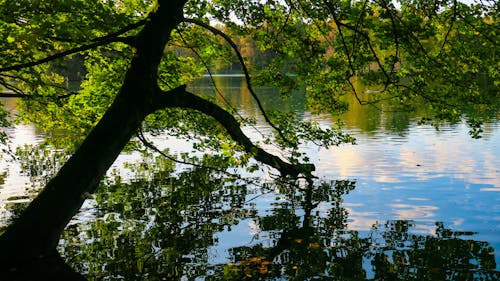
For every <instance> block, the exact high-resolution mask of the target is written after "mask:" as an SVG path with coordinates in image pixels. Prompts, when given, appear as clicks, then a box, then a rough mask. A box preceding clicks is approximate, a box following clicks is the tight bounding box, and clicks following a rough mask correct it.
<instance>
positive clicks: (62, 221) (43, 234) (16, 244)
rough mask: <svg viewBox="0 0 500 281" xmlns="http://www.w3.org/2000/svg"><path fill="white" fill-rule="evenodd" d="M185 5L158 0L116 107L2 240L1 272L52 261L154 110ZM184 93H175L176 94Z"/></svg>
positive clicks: (140, 36) (138, 41)
mask: <svg viewBox="0 0 500 281" xmlns="http://www.w3.org/2000/svg"><path fill="white" fill-rule="evenodd" d="M184 4H185V0H159V1H158V6H157V7H156V8H157V9H156V10H155V11H154V12H152V13H151V14H150V16H149V18H148V21H147V22H146V24H145V26H144V28H143V29H142V30H141V32H140V33H139V34H138V35H137V36H136V37H135V40H134V46H135V47H136V54H135V56H134V58H133V59H132V62H131V65H130V68H129V70H128V71H127V74H126V76H125V80H124V83H123V86H122V88H121V90H120V92H119V94H118V95H117V97H116V99H115V100H114V102H113V104H112V105H111V107H110V108H109V109H108V110H107V111H106V113H105V114H104V116H103V117H102V119H101V120H100V122H99V123H98V124H97V125H96V127H95V128H94V129H93V130H92V132H91V133H90V134H89V135H88V137H87V138H86V139H85V141H84V142H83V143H82V145H81V146H80V147H79V148H78V150H77V151H76V152H75V154H74V155H72V157H71V158H70V159H69V160H68V161H67V162H66V163H65V165H64V166H63V167H62V168H61V170H60V171H59V172H58V173H57V174H56V175H55V176H54V178H52V180H51V181H50V182H49V183H48V184H47V185H46V187H45V188H44V189H43V191H42V192H41V193H40V194H39V195H38V197H36V198H35V199H34V200H33V202H32V203H31V204H30V205H29V206H28V208H27V209H26V210H25V211H24V212H23V214H22V215H21V216H20V217H19V218H18V219H17V220H16V221H15V222H14V223H13V224H11V225H10V226H9V227H8V228H7V230H6V231H5V233H4V234H3V235H2V236H1V237H0V264H1V265H0V267H3V268H5V266H6V264H11V265H12V268H11V270H16V268H14V267H16V266H18V265H20V264H23V263H27V262H33V261H36V260H39V259H41V258H43V257H46V256H49V255H53V254H54V253H55V252H56V251H55V249H56V246H57V244H58V241H59V239H60V236H61V234H62V232H63V230H64V228H65V226H66V225H67V223H68V222H69V221H70V219H71V218H72V217H73V216H74V215H75V214H76V213H77V212H78V210H79V209H80V207H81V205H82V204H83V202H84V201H85V199H86V196H87V195H88V194H90V193H93V192H94V191H95V190H96V188H97V186H98V184H99V181H100V180H101V179H102V178H103V176H104V175H105V173H106V171H107V170H108V168H109V167H110V166H111V164H112V163H113V161H114V160H115V159H116V158H117V157H118V155H119V154H120V152H121V151H122V149H123V148H124V146H125V145H126V143H127V142H128V141H129V140H130V138H131V137H132V136H133V134H134V133H135V132H136V131H137V129H138V128H139V126H140V124H141V122H142V121H143V120H144V118H145V117H146V116H147V115H148V114H150V113H151V112H153V111H154V110H155V107H154V106H153V100H154V95H155V92H156V89H157V84H156V83H157V69H158V65H159V62H160V59H161V57H162V54H163V51H164V48H165V45H166V43H167V42H168V40H169V39H170V33H171V32H172V30H173V29H174V28H175V27H176V26H177V25H178V24H179V23H180V21H181V20H182V18H183V6H184ZM180 90H183V88H182V89H181V88H179V89H174V90H172V91H173V92H175V91H180Z"/></svg>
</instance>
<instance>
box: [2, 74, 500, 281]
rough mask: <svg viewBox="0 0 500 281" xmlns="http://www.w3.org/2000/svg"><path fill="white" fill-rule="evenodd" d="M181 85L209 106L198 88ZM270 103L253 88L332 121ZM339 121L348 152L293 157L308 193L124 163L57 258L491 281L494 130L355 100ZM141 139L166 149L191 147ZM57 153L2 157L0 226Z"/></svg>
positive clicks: (227, 88)
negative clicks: (305, 162) (422, 120)
mask: <svg viewBox="0 0 500 281" xmlns="http://www.w3.org/2000/svg"><path fill="white" fill-rule="evenodd" d="M214 80H215V82H216V83H217V85H218V86H219V90H220V91H221V93H222V95H223V96H224V99H225V100H227V101H229V102H230V103H231V104H233V105H234V106H237V107H238V113H239V114H240V115H241V116H243V117H254V118H256V119H257V123H256V125H255V126H253V127H248V128H245V132H246V133H247V134H248V135H249V136H251V137H252V139H253V140H256V141H257V140H260V139H261V136H260V134H261V133H264V134H265V133H269V132H270V128H269V126H268V125H266V124H265V122H264V121H263V118H262V117H260V115H259V113H258V109H257V108H256V104H255V102H254V101H252V98H251V96H250V94H249V92H248V91H247V90H246V89H245V88H244V87H242V85H243V82H242V78H241V77H237V76H219V77H215V78H214ZM190 88H191V90H192V91H194V92H204V93H206V94H209V95H214V90H213V88H212V87H211V82H210V79H209V78H208V77H205V78H204V79H202V80H200V81H197V82H196V83H193V84H192V85H190ZM275 92H276V90H275V89H272V88H259V89H258V93H259V96H260V98H261V99H262V101H263V105H264V107H265V108H266V109H273V110H280V111H294V112H298V115H299V117H300V118H304V119H313V120H315V121H317V122H318V123H319V124H321V125H322V126H325V127H326V126H330V125H331V124H334V123H335V122H336V117H332V116H329V115H319V116H316V115H311V114H310V113H309V112H308V110H307V108H306V106H305V97H304V94H303V93H301V92H298V93H294V94H292V97H291V99H290V101H287V102H281V101H279V100H273V99H271V98H269V97H270V96H271V94H273V93H275ZM215 99H216V100H220V99H221V97H220V96H217V95H216V96H215ZM4 103H5V106H6V107H7V108H11V110H15V104H14V103H12V102H9V101H6V102H4ZM497 116H498V115H497ZM341 119H342V121H343V122H344V123H345V130H346V131H347V132H349V133H350V134H351V135H352V136H354V137H355V138H356V139H357V144H356V145H347V144H345V145H340V146H338V147H332V148H329V149H324V148H318V147H317V146H315V145H313V144H311V143H308V144H304V145H303V147H301V150H302V151H303V152H305V153H306V154H307V156H308V157H309V158H310V159H311V162H312V163H315V165H316V172H315V175H316V176H318V179H317V180H315V181H314V183H308V182H306V181H299V182H288V181H279V180H278V181H274V180H273V176H272V174H273V173H274V174H275V173H276V172H274V171H272V170H266V169H264V170H261V171H257V172H255V173H249V172H246V171H238V170H236V171H234V170H231V171H229V172H231V173H233V174H236V175H237V176H236V177H233V178H231V179H230V180H228V179H227V177H225V176H224V175H223V174H222V175H221V173H220V172H217V171H213V170H210V169H203V168H197V167H194V168H193V167H190V166H188V165H184V164H175V163H173V162H171V161H170V160H169V159H165V158H163V157H158V155H154V154H153V153H140V152H127V153H123V154H122V155H121V156H120V157H119V159H118V160H117V161H116V163H115V164H114V165H113V167H112V169H111V170H110V171H109V172H108V177H107V179H106V180H104V181H103V184H102V186H101V188H100V189H99V192H97V193H96V195H95V196H93V197H92V198H90V199H89V200H88V201H87V203H86V204H85V205H84V207H83V209H82V211H81V212H80V214H78V215H77V216H76V217H75V219H74V220H73V221H72V222H71V223H70V225H69V226H68V227H67V230H66V233H65V235H64V237H63V239H62V240H61V242H60V246H59V250H60V252H61V254H62V255H63V257H66V258H67V262H68V263H69V264H70V265H71V266H73V267H74V268H76V269H77V270H78V271H79V272H82V273H85V274H87V275H88V276H89V278H90V280H171V279H174V280H221V279H224V280H244V279H246V280H257V279H265V280H306V279H315V280H498V278H499V275H500V122H499V120H497V121H496V122H491V123H488V124H485V126H484V128H483V130H484V132H483V135H482V138H480V139H472V138H471V137H470V136H469V134H468V128H467V126H466V125H465V124H464V123H457V124H443V125H442V126H440V128H439V130H437V129H436V128H434V127H432V126H428V125H417V124H418V121H419V116H415V115H412V114H410V113H406V112H381V111H379V110H378V109H376V108H373V107H368V106H363V107H361V106H359V105H357V104H356V103H355V102H351V111H350V112H349V113H347V114H344V115H343V116H342V117H341ZM8 134H9V135H10V136H11V137H12V143H11V144H10V146H11V148H13V147H16V146H19V147H22V145H23V144H25V143H31V144H36V143H42V142H43V140H44V139H45V137H46V136H47V134H46V133H44V132H43V131H42V128H38V129H37V128H34V127H32V126H29V125H18V126H16V127H14V128H12V129H9V130H8ZM149 138H150V139H151V140H152V141H154V142H155V144H156V145H157V146H158V147H160V148H169V149H170V152H175V153H181V152H189V151H190V150H191V147H192V144H191V143H189V142H186V141H185V140H177V139H174V138H171V137H168V136H163V135H160V136H149ZM263 146H264V147H265V148H266V149H268V150H269V151H270V152H273V153H276V154H278V155H280V154H281V153H282V151H280V150H278V149H277V148H276V147H273V146H270V145H263ZM35 151H37V152H35ZM57 153H58V151H53V150H52V151H51V150H50V149H49V150H48V151H47V150H35V149H34V148H30V149H28V153H26V152H24V154H23V153H21V155H24V158H23V157H20V158H23V159H21V161H15V160H13V159H12V157H10V156H8V155H7V154H5V153H4V154H3V157H2V159H1V163H0V184H1V185H0V212H1V215H0V218H1V219H2V223H3V224H5V223H6V220H7V219H8V217H9V216H11V215H12V214H14V215H15V213H16V212H18V210H19V208H22V206H23V204H25V203H26V202H27V200H28V198H29V194H30V193H32V192H30V190H32V189H36V188H37V187H39V186H43V182H44V181H45V180H47V178H48V177H49V176H50V175H51V174H52V173H54V172H55V171H57V167H58V164H57V159H60V158H58V157H59V156H57V155H58V154H57ZM209 160H210V159H209ZM208 163H210V162H208ZM482 278H483V279H482Z"/></svg>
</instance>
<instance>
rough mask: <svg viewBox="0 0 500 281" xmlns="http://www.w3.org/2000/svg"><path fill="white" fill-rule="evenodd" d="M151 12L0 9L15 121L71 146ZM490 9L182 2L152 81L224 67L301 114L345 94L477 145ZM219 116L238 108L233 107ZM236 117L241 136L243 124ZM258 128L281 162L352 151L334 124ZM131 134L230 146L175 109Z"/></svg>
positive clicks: (487, 80) (492, 43) (493, 18)
mask: <svg viewBox="0 0 500 281" xmlns="http://www.w3.org/2000/svg"><path fill="white" fill-rule="evenodd" d="M153 6H154V3H153V1H136V0H123V1H118V0H116V1H112V0H107V1H84V0H64V1H63V0H59V1H33V0H31V1H30V0H25V1H7V0H1V1H0V13H1V14H2V17H1V19H0V32H1V33H2V37H3V38H5V40H3V41H2V42H0V50H1V53H2V54H3V55H2V56H1V57H0V84H1V85H2V87H3V88H4V92H5V93H2V95H4V96H9V95H10V96H21V97H22V100H21V102H20V111H19V116H18V120H20V121H26V122H32V123H35V124H36V125H38V126H39V127H41V128H44V129H46V130H49V131H53V132H54V131H55V132H57V131H60V130H64V131H71V132H72V133H73V135H72V138H71V139H69V140H59V141H60V142H61V141H62V142H63V144H62V145H63V146H65V147H73V146H74V145H75V143H76V144H77V143H78V142H79V141H80V140H81V139H82V137H83V136H84V135H86V133H87V132H88V131H89V130H90V129H91V128H92V127H93V126H94V125H95V124H96V123H97V121H98V120H99V119H100V117H101V116H102V114H103V113H104V112H105V110H106V109H107V108H108V107H109V105H110V103H111V102H112V100H113V98H114V96H115V95H116V93H117V92H118V89H119V87H120V86H121V83H122V81H123V78H124V73H125V71H126V70H127V68H128V66H129V62H130V60H131V58H132V56H133V54H134V44H133V41H131V38H132V37H131V36H133V35H134V34H136V33H137V32H138V30H139V29H140V27H141V26H142V24H143V23H144V21H145V19H146V17H147V15H148V13H149V11H151V10H152V9H153ZM499 9H500V8H499V5H498V3H496V1H477V2H474V3H472V4H464V3H462V2H458V1H430V0H426V1H408V0H402V1H387V0H379V1H333V0H324V1H319V0H313V1H303V0H283V1H232V0H231V1H229V0H213V1H203V0H191V1H188V2H187V4H186V7H185V18H186V19H189V20H186V22H185V23H183V24H181V25H179V26H178V28H177V30H176V31H175V32H174V34H173V37H172V40H171V42H169V46H168V47H167V48H166V49H165V53H164V58H163V61H162V63H161V65H160V72H159V74H160V76H159V84H160V86H161V87H162V88H164V89H172V88H174V87H176V86H179V85H182V84H185V83H189V82H191V81H194V80H196V79H197V78H199V77H200V76H201V75H202V74H203V73H207V72H213V71H222V70H224V69H225V67H227V66H230V65H233V66H234V65H235V66H236V68H237V69H238V68H239V69H240V70H247V71H248V74H249V75H250V76H251V81H248V82H249V84H250V85H266V86H269V85H272V86H276V87H278V88H279V89H280V92H279V93H278V96H277V97H276V98H283V99H286V98H287V97H289V95H290V93H291V92H292V91H294V90H300V89H305V92H306V97H307V102H308V108H309V110H310V111H312V112H314V113H325V112H327V113H332V114H338V113H342V112H345V111H346V110H348V103H347V100H348V99H349V98H348V96H350V95H354V96H355V98H356V101H357V102H358V103H360V104H366V105H369V106H374V107H377V108H379V109H380V110H402V111H411V110H415V109H416V108H417V107H420V108H421V107H422V106H424V107H425V110H424V112H423V118H422V121H423V122H432V123H434V124H438V123H439V122H440V121H451V122H457V121H459V120H461V119H463V118H465V119H466V120H467V121H468V124H469V125H471V128H472V131H471V134H472V135H473V136H474V137H479V136H480V132H481V131H480V126H481V124H482V122H484V121H487V120H488V119H490V118H495V116H496V112H498V106H499V94H498V93H499V91H498V86H499V82H498V76H499V72H498V69H500V63H499V62H498V60H497V58H496V54H497V53H498V47H497V46H498V45H499V44H498V43H499V40H498V30H499V22H500V21H499V20H498V15H499V14H500V13H499ZM208 24H209V25H212V26H215V27H216V28H217V29H218V30H220V31H222V32H224V34H223V33H217V32H215V31H214V30H211V29H207V27H206V25H208ZM228 39H229V40H230V41H228ZM232 46H233V47H234V46H235V47H236V49H237V50H238V52H235V51H234V50H232V48H231V47H232ZM239 56H240V57H239ZM46 58H49V59H46ZM240 59H242V60H243V61H244V62H245V66H244V67H242V65H241V64H240ZM37 62H44V63H37ZM358 84H361V85H363V89H362V90H360V89H359V88H357V87H355V85H358ZM197 94H199V95H200V96H203V97H204V98H206V99H210V100H217V98H215V99H214V97H213V96H212V97H210V96H208V95H205V94H206V93H203V92H199V93H197ZM219 100H220V99H219ZM219 105H220V106H221V107H223V108H225V109H227V110H229V111H230V112H232V113H234V114H236V112H237V111H238V108H237V105H230V104H227V103H225V102H223V101H222V102H219ZM236 116H237V117H238V120H239V122H241V124H242V125H251V124H253V122H255V120H253V118H243V117H241V116H238V115H236ZM0 117H1V119H2V120H6V115H5V114H0ZM269 118H270V121H272V122H273V124H275V125H276V128H277V129H279V131H281V133H280V134H275V135H270V136H267V137H266V138H265V141H266V142H272V143H276V144H278V145H280V146H281V147H282V148H284V149H288V150H289V151H290V152H291V153H290V154H289V155H290V158H294V157H297V155H300V154H297V153H296V152H294V151H296V150H297V148H298V145H299V144H300V143H303V142H306V141H314V142H317V143H319V144H320V145H324V146H329V145H335V144H338V143H341V142H352V141H353V140H352V138H350V137H349V136H347V135H345V134H343V133H342V132H341V131H340V130H339V127H338V126H337V124H336V125H335V126H334V127H332V128H331V129H326V130H325V129H321V128H319V126H318V125H317V124H314V123H313V122H305V121H302V120H300V118H299V117H297V116H294V115H293V112H285V113H282V112H275V113H270V114H269ZM291 120H294V122H290V121H291ZM296 121H301V122H296ZM3 122H5V121H3ZM144 129H145V130H149V131H150V132H152V133H158V134H159V133H164V132H165V131H167V132H168V133H170V134H172V135H176V136H180V137H186V138H196V139H198V141H199V142H200V144H199V145H198V146H197V147H198V148H199V149H200V150H203V151H207V150H213V151H225V150H231V151H233V150H240V149H241V148H240V147H238V146H237V145H234V144H233V145H226V143H231V142H232V141H231V140H230V138H229V137H228V136H227V134H226V133H225V131H224V130H223V129H222V128H221V127H220V126H219V125H217V124H216V123H215V122H214V120H213V119H211V118H209V117H207V116H205V115H203V114H200V113H196V112H191V111H188V110H180V109H168V110H162V111H159V112H158V113H156V114H154V115H152V116H150V117H149V118H148V120H147V122H146V124H145V128H144ZM221 140H223V141H221ZM245 159H246V158H245ZM233 160H234V159H233ZM289 160H290V159H289ZM291 160H292V161H293V159H291ZM233 162H234V163H240V164H241V163H242V161H233ZM243 162H245V163H246V162H247V161H246V160H245V161H243Z"/></svg>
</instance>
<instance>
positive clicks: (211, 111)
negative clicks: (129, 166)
mask: <svg viewBox="0 0 500 281" xmlns="http://www.w3.org/2000/svg"><path fill="white" fill-rule="evenodd" d="M185 89H186V86H181V87H177V88H175V89H173V90H170V91H168V92H163V91H161V90H158V91H159V92H158V94H157V95H156V96H155V99H154V105H155V106H156V109H163V108H171V107H179V108H188V109H194V110H197V111H200V112H202V113H204V114H206V115H208V116H211V117H212V118H214V119H215V120H217V122H219V123H220V124H221V125H222V126H224V128H225V129H226V131H227V132H228V134H229V135H230V136H231V138H232V139H233V140H234V141H236V142H238V143H239V144H240V145H242V146H243V148H244V149H245V151H247V152H248V153H251V154H253V155H254V158H255V159H256V160H258V161H260V162H262V163H264V164H267V165H269V166H271V167H273V168H275V169H277V170H278V171H280V173H281V175H282V176H291V177H297V176H298V175H299V174H305V175H307V176H310V174H311V172H312V171H314V169H315V167H314V165H313V164H298V165H294V164H290V163H287V162H285V161H283V160H282V159H281V158H279V157H277V156H275V155H272V154H270V153H268V152H267V151H265V150H263V149H262V148H260V147H258V146H256V145H255V144H253V142H252V141H251V140H250V139H249V138H248V137H247V136H246V135H245V134H244V133H243V131H242V130H241V125H240V123H239V122H238V121H237V120H236V118H234V116H233V115H231V114H230V113H229V112H227V111H226V110H224V109H222V108H221V107H219V106H218V105H216V104H214V103H212V102H209V101H207V100H205V99H203V98H200V97H198V96H196V95H194V94H192V93H190V92H187V91H186V90H185Z"/></svg>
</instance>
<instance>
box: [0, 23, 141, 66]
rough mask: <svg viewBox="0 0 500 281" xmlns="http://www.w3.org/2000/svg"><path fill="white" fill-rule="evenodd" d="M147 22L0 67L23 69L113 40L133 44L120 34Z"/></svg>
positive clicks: (134, 24)
mask: <svg viewBox="0 0 500 281" xmlns="http://www.w3.org/2000/svg"><path fill="white" fill-rule="evenodd" d="M145 23H146V19H143V20H141V21H139V22H136V23H133V24H130V25H128V26H126V27H124V28H122V29H120V30H118V31H116V32H113V33H110V34H107V35H105V36H102V37H98V38H95V39H93V40H92V41H93V43H90V44H86V45H82V46H79V47H76V48H73V49H69V50H66V51H63V52H59V53H56V54H54V55H51V56H48V57H45V58H43V59H40V60H36V61H31V62H27V63H21V64H16V65H11V66H7V67H3V68H0V72H4V71H11V70H21V69H24V68H28V67H33V66H37V65H40V64H44V63H47V62H49V61H53V60H55V59H58V58H62V57H65V56H68V55H71V54H75V53H79V52H83V51H86V50H90V49H93V48H96V47H99V46H103V45H107V44H109V43H112V42H123V43H125V44H129V45H132V43H133V42H132V41H131V40H130V38H129V37H119V35H121V34H124V33H126V32H127V31H130V30H132V29H135V28H137V27H140V26H142V25H144V24H145Z"/></svg>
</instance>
